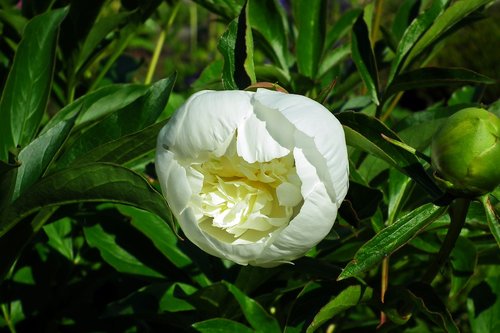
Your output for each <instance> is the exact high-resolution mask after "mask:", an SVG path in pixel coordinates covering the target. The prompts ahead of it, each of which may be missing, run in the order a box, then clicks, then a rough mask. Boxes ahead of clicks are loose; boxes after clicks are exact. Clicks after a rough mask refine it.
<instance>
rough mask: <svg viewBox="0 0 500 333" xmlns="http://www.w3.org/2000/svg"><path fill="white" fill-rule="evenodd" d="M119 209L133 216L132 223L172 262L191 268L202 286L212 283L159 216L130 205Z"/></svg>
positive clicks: (126, 214) (193, 275) (180, 266)
mask: <svg viewBox="0 0 500 333" xmlns="http://www.w3.org/2000/svg"><path fill="white" fill-rule="evenodd" d="M118 210H119V211H120V213H122V214H123V215H125V216H129V217H130V218H131V224H132V226H134V227H135V228H136V229H137V230H139V231H140V232H141V233H142V234H143V235H145V236H146V237H148V238H149V239H150V240H151V241H152V242H153V244H154V246H155V247H156V248H157V249H158V250H159V251H160V252H161V253H162V254H163V255H164V256H165V257H166V258H168V260H170V262H171V263H172V264H174V265H175V266H176V267H178V268H182V269H189V270H190V276H191V277H192V278H193V280H194V281H195V282H197V283H198V284H200V285H201V286H206V285H208V284H210V280H208V278H207V277H206V276H205V275H204V274H203V273H200V272H199V270H197V269H195V267H193V266H194V263H193V261H192V260H191V258H190V257H189V256H188V255H187V254H186V253H185V251H184V250H183V249H181V247H180V242H181V241H180V240H179V238H178V237H177V236H176V235H175V234H174V232H173V231H172V229H170V228H169V227H168V225H167V224H166V223H165V221H163V220H162V219H161V218H159V217H158V216H156V215H154V214H152V213H150V212H147V211H145V210H142V209H137V208H135V207H130V206H118Z"/></svg>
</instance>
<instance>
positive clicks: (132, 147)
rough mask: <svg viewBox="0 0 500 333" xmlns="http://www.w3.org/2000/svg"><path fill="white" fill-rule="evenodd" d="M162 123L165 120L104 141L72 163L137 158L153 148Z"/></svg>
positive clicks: (118, 162)
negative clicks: (115, 138)
mask: <svg viewBox="0 0 500 333" xmlns="http://www.w3.org/2000/svg"><path fill="white" fill-rule="evenodd" d="M164 125H165V122H161V123H156V124H153V125H151V126H148V127H146V128H145V129H143V130H142V131H139V132H136V133H132V134H129V135H125V136H122V137H121V138H119V139H117V140H114V141H110V142H107V143H104V144H102V145H100V146H98V147H96V148H95V149H92V150H90V151H88V152H87V153H85V154H83V155H81V156H79V157H78V158H77V159H76V160H75V161H74V163H75V164H83V163H86V162H110V163H115V164H125V163H128V162H130V161H133V160H135V159H138V158H140V157H141V156H143V155H145V154H147V153H149V152H151V151H153V150H154V149H155V147H156V138H157V136H158V133H159V132H160V129H161V128H162V127H163V126H164Z"/></svg>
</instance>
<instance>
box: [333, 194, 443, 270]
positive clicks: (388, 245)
mask: <svg viewBox="0 0 500 333" xmlns="http://www.w3.org/2000/svg"><path fill="white" fill-rule="evenodd" d="M445 211H446V207H437V206H434V205H433V204H427V205H424V206H421V207H419V208H417V209H415V210H414V211H412V212H410V213H408V214H406V215H405V216H403V217H401V218H399V219H398V220H397V221H395V222H394V224H391V225H390V226H388V227H386V228H385V229H383V230H382V231H380V232H379V233H378V234H376V235H375V236H374V237H373V238H372V239H370V240H369V241H368V242H367V243H365V244H364V245H363V246H362V247H361V248H360V249H359V251H358V252H356V255H355V256H354V259H353V260H352V261H351V262H350V263H349V264H347V266H346V267H345V268H344V270H343V271H342V273H341V274H340V276H339V278H338V279H339V280H342V279H345V278H348V277H352V276H358V275H359V274H361V273H363V272H365V271H367V270H368V269H370V268H371V267H373V266H374V265H376V264H378V263H379V262H381V261H382V259H384V258H385V257H387V256H389V255H391V254H392V253H393V252H395V251H396V250H398V249H399V248H400V247H402V246H403V245H405V244H406V243H408V242H409V241H410V240H411V239H412V238H413V237H415V236H416V235H417V233H419V232H421V231H422V230H423V229H424V228H425V227H426V226H428V225H429V224H430V223H431V222H432V221H434V220H435V219H437V218H438V217H439V216H441V215H442V214H444V212H445Z"/></svg>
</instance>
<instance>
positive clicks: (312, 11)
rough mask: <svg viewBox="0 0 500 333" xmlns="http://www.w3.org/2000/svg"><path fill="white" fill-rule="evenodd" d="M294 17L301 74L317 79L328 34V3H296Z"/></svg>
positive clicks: (316, 0) (317, 1) (322, 1)
mask: <svg viewBox="0 0 500 333" xmlns="http://www.w3.org/2000/svg"><path fill="white" fill-rule="evenodd" d="M292 5H293V15H294V18H295V22H296V24H297V30H298V36H297V45H296V47H295V49H296V54H297V66H298V68H299V73H301V74H303V75H304V76H306V77H308V78H311V79H313V78H315V77H316V73H317V71H318V65H319V62H320V59H321V56H322V54H323V44H324V40H325V34H326V31H325V30H326V1H324V0H315V1H294V2H293V3H292Z"/></svg>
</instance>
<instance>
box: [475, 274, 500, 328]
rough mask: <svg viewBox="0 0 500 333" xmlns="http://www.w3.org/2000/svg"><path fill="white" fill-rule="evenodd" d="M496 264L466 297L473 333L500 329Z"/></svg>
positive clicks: (499, 276) (498, 278) (498, 276)
mask: <svg viewBox="0 0 500 333" xmlns="http://www.w3.org/2000/svg"><path fill="white" fill-rule="evenodd" d="M498 273H499V269H498V266H494V267H492V268H491V269H490V272H489V274H488V276H487V277H486V279H485V280H484V281H482V282H481V283H479V284H478V285H477V286H475V287H474V288H472V290H471V291H470V293H469V295H468V299H467V309H468V312H469V322H470V325H471V328H472V332H473V333H482V332H498V331H499V330H500V318H499V316H498V314H499V313H500V297H499V296H500V275H499V274H498Z"/></svg>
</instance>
